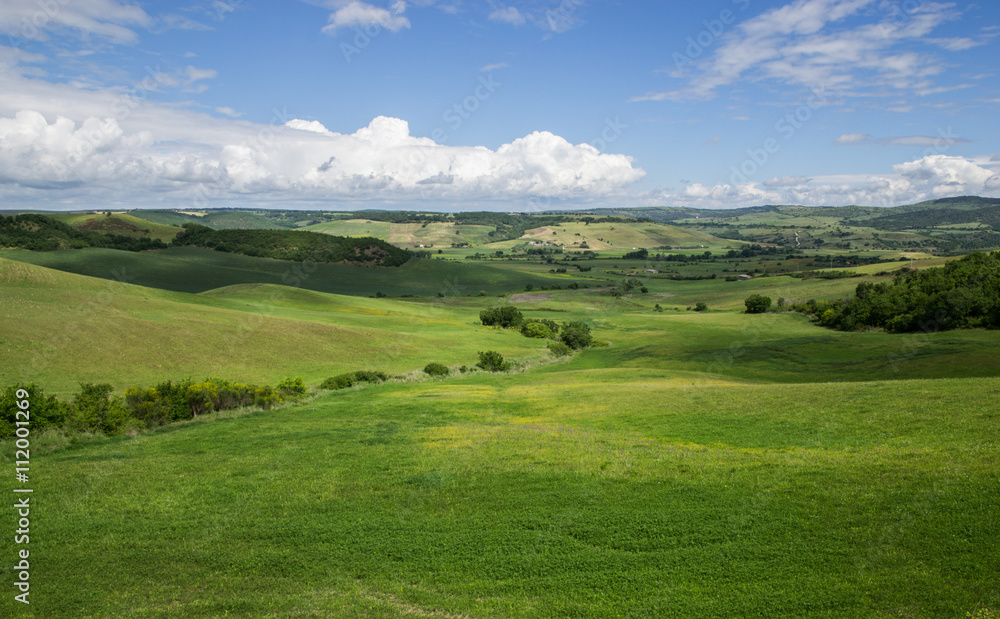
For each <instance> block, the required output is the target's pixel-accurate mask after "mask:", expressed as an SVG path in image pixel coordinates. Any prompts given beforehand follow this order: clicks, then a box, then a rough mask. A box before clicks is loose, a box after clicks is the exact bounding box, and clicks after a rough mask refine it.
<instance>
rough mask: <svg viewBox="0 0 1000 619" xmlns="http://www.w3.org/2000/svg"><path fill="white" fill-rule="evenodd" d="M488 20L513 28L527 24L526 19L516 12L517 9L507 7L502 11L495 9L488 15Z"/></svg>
mask: <svg viewBox="0 0 1000 619" xmlns="http://www.w3.org/2000/svg"><path fill="white" fill-rule="evenodd" d="M490 19H491V20H493V21H496V22H501V23H505V24H511V25H514V26H523V25H524V24H525V23H527V21H528V20H527V18H526V17H525V16H524V15H522V14H521V12H520V11H518V10H517V7H513V6H508V7H504V8H502V9H497V10H495V11H493V12H492V13H490Z"/></svg>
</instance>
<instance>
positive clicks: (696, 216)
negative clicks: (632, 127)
mask: <svg viewBox="0 0 1000 619" xmlns="http://www.w3.org/2000/svg"><path fill="white" fill-rule="evenodd" d="M589 212H591V213H593V214H595V215H610V216H619V217H626V216H627V217H646V218H649V219H652V220H655V221H660V222H670V223H673V224H674V225H678V226H684V227H686V228H690V229H694V230H699V231H701V232H706V233H711V234H714V235H717V236H721V237H724V238H731V239H741V240H746V241H752V242H758V243H777V244H782V245H794V246H800V247H807V248H824V249H825V248H836V249H849V250H859V249H864V248H872V249H880V250H921V249H933V250H935V251H939V252H953V251H958V252H967V251H974V250H981V249H995V248H998V247H1000V199H997V198H980V197H975V196H967V197H959V198H944V199H940V200H932V201H928V202H922V203H920V204H913V205H905V206H898V207H891V208H880V207H861V206H844V207H804V206H761V207H751V208H742V209H730V210H701V209H690V208H678V207H671V208H666V207H665V208H657V207H653V208H636V209H597V210H594V211H589Z"/></svg>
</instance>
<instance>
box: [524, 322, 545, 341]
mask: <svg viewBox="0 0 1000 619" xmlns="http://www.w3.org/2000/svg"><path fill="white" fill-rule="evenodd" d="M521 333H522V334H523V335H524V336H525V337H537V338H543V339H548V338H550V337H552V329H550V328H549V327H548V326H547V325H544V324H542V323H540V322H529V323H527V324H526V325H524V326H523V327H521Z"/></svg>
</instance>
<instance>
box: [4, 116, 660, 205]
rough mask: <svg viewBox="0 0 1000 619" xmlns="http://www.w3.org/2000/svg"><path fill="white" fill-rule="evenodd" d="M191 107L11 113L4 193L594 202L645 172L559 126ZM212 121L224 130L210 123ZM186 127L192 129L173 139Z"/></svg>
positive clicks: (26, 196)
mask: <svg viewBox="0 0 1000 619" xmlns="http://www.w3.org/2000/svg"><path fill="white" fill-rule="evenodd" d="M146 111H147V112H148V111H149V110H146ZM179 116H182V117H184V118H185V119H186V122H188V123H189V128H188V129H187V130H184V129H183V122H181V123H179V125H180V127H179V126H177V125H174V126H172V127H170V128H169V129H165V130H163V129H160V127H159V126H157V125H156V123H153V126H152V127H150V128H148V129H146V130H140V131H135V130H132V131H126V130H125V129H123V127H122V124H121V123H120V122H119V121H118V120H116V119H115V118H98V117H90V118H87V119H85V120H83V121H82V122H77V121H74V120H71V119H70V118H67V117H64V116H56V117H53V118H50V119H46V117H45V116H44V115H42V114H40V113H39V112H36V111H21V112H18V113H17V114H16V115H14V116H13V117H9V118H0V196H3V198H4V199H5V200H6V201H7V202H8V203H15V202H17V201H18V200H24V201H35V200H38V199H39V198H40V197H42V199H47V200H48V201H49V202H50V203H52V202H56V201H58V200H62V199H65V198H67V196H72V197H73V199H75V200H77V201H78V203H83V202H86V201H88V200H90V201H93V202H99V201H101V200H104V199H107V198H108V197H109V196H111V197H114V198H116V199H119V200H129V199H131V200H133V202H135V203H138V204H146V203H156V202H159V201H171V202H174V203H176V202H178V201H182V203H183V201H190V200H194V201H199V200H202V201H205V203H210V202H212V201H214V202H216V203H222V204H226V203H228V201H232V200H235V199H242V200H244V201H245V200H250V201H254V200H258V201H265V202H266V201H269V200H285V201H289V200H294V201H316V202H323V203H328V202H329V201H348V202H352V203H355V202H366V201H371V202H392V201H396V200H408V201H418V200H423V199H428V200H435V201H438V202H439V203H447V202H449V201H456V202H458V201H468V200H474V201H480V200H487V201H493V200H508V201H510V200H515V201H520V200H527V199H531V198H532V197H534V196H545V197H554V198H572V199H584V200H587V199H597V198H601V197H607V196H610V195H615V194H617V193H621V192H623V191H625V190H626V188H627V187H628V186H629V185H631V184H632V183H634V182H636V181H638V180H639V179H641V178H642V177H643V175H644V174H645V172H644V171H642V170H641V169H638V168H635V167H633V165H632V160H631V158H629V157H626V156H624V155H613V154H602V153H600V152H599V151H597V149H595V148H594V147H592V146H590V145H587V144H580V145H573V144H570V143H569V142H567V141H566V140H565V139H563V138H561V137H559V136H556V135H554V134H552V133H548V132H534V133H531V134H529V135H527V136H525V137H522V138H519V139H517V140H514V141H513V142H511V143H509V144H504V145H502V146H500V147H499V148H497V149H496V150H491V149H488V148H486V147H482V146H476V147H458V146H444V145H441V144H437V143H435V142H434V141H433V140H431V139H429V138H420V137H414V136H411V135H410V132H409V126H408V124H407V123H406V122H405V121H403V120H400V119H397V118H388V117H383V116H380V117H378V118H376V119H374V120H373V121H372V122H371V123H370V124H369V125H368V126H367V127H362V128H361V129H359V130H357V131H355V132H354V133H352V134H339V133H335V132H332V131H329V130H328V129H327V128H326V127H324V126H323V125H322V124H321V123H319V122H317V121H304V120H299V119H288V120H287V121H285V123H284V124H283V125H281V124H279V125H275V126H269V125H255V124H251V123H244V122H238V121H220V120H218V119H217V118H216V119H212V118H210V117H208V116H201V115H197V114H194V113H183V114H179ZM128 120H129V123H126V124H133V125H134V124H136V122H135V121H137V120H139V119H138V118H136V117H131V118H129V119H128ZM146 122H147V121H146V120H145V119H143V121H142V124H145V123H146ZM209 125H212V126H214V127H215V131H214V132H210V131H205V132H199V131H198V129H199V127H200V126H205V127H208V126H209ZM220 125H221V126H222V127H221V128H220ZM178 132H181V133H185V134H187V136H186V138H187V139H185V140H175V139H172V138H177V137H179V136H178V135H177V134H178ZM199 133H200V135H198V134H199ZM193 135H198V138H197V143H196V141H195V140H194V139H193ZM220 138H221V139H220ZM213 142H214V143H213ZM39 192H43V194H42V195H41V196H40V194H39Z"/></svg>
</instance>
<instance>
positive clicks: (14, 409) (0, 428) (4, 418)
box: [0, 383, 69, 438]
mask: <svg viewBox="0 0 1000 619" xmlns="http://www.w3.org/2000/svg"><path fill="white" fill-rule="evenodd" d="M25 400H27V406H28V408H27V409H22V408H21V406H18V405H19V404H22V403H24V401H25ZM22 405H23V404H22ZM24 410H27V411H28V412H27V413H26V414H22V415H21V416H20V417H18V415H17V414H18V412H21V411H24ZM68 414H69V409H68V407H67V406H66V404H64V403H63V402H60V401H59V400H57V399H56V397H55V396H53V395H50V396H46V395H45V394H44V393H43V392H42V389H41V388H40V387H36V386H35V385H34V384H33V383H32V384H24V383H18V384H16V385H11V386H10V387H7V388H6V389H4V390H3V392H2V393H0V438H11V437H13V436H14V434H15V430H16V429H17V427H18V426H17V422H18V421H27V422H28V423H29V424H30V425H29V426H28V427H30V428H31V429H32V431H33V432H37V431H39V430H43V429H45V428H48V427H56V426H61V425H63V423H65V422H66V417H67V415H68ZM26 417H27V419H26Z"/></svg>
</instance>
